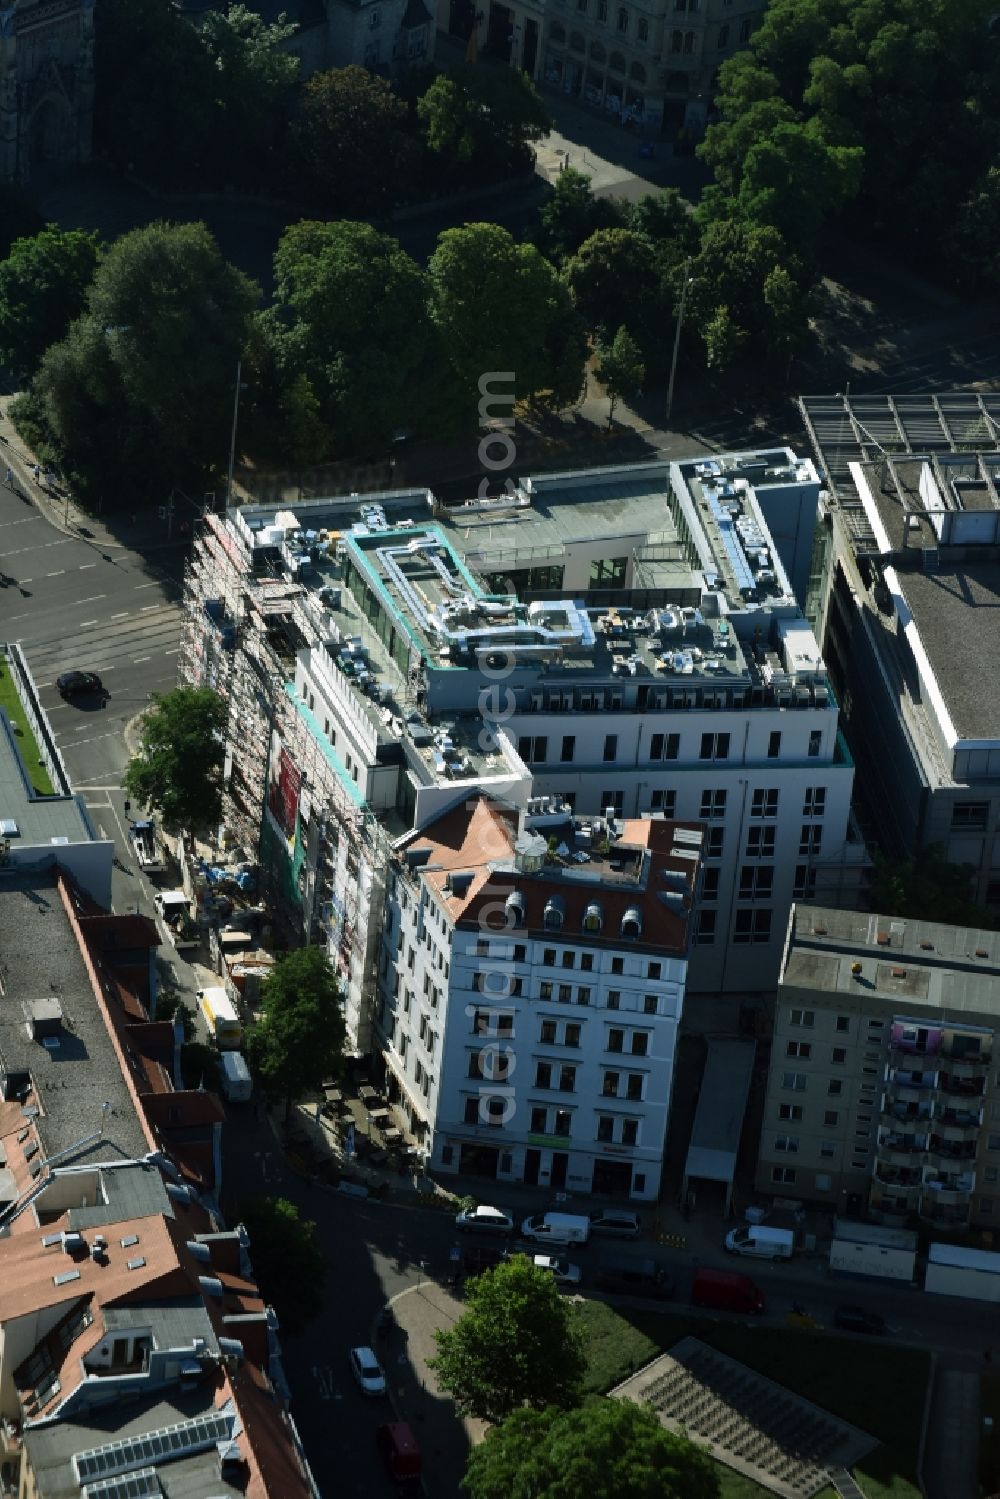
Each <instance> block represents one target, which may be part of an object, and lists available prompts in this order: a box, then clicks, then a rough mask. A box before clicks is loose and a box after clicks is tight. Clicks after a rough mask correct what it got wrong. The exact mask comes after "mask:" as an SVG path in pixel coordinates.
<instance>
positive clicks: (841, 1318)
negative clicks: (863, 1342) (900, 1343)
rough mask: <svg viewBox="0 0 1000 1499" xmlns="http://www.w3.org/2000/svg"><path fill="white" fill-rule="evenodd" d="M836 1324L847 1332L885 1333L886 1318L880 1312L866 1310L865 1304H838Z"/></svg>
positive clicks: (835, 1315)
mask: <svg viewBox="0 0 1000 1499" xmlns="http://www.w3.org/2000/svg"><path fill="white" fill-rule="evenodd" d="M833 1320H834V1324H835V1326H837V1327H842V1328H843V1330H844V1331H845V1332H867V1333H874V1334H881V1333H884V1332H885V1330H886V1326H885V1318H884V1317H880V1316H879V1314H878V1312H866V1311H865V1309H864V1307H863V1306H838V1307H837V1308H836V1309H835V1311H834V1313H833Z"/></svg>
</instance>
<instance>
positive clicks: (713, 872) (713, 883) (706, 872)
mask: <svg viewBox="0 0 1000 1499" xmlns="http://www.w3.org/2000/svg"><path fill="white" fill-rule="evenodd" d="M721 876H722V871H721V869H719V868H718V867H717V866H716V865H713V866H712V867H711V868H709V867H708V866H706V867H704V868H703V869H702V871H701V898H702V900H718V898H719V880H720V878H721Z"/></svg>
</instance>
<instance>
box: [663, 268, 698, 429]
mask: <svg viewBox="0 0 1000 1499" xmlns="http://www.w3.org/2000/svg"><path fill="white" fill-rule="evenodd" d="M690 270H691V257H690V256H688V258H687V260H685V262H684V281H683V283H682V285H681V299H680V301H679V302H678V304H677V327H676V329H675V330H674V352H673V356H672V358H671V360H670V382H669V384H668V385H667V421H668V423H669V421H670V414H671V412H672V411H673V409H674V380H675V379H676V376H677V355H678V354H679V353H680V347H681V329H682V328H683V326H684V304H685V303H686V302H687V294H688V287H689V286H690V285H691V282H692V280H693V278H692V277H691V276H690V275H689V272H690Z"/></svg>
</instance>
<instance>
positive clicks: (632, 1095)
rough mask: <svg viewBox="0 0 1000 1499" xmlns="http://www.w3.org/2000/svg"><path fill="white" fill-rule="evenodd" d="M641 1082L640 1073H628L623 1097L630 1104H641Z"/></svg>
mask: <svg viewBox="0 0 1000 1499" xmlns="http://www.w3.org/2000/svg"><path fill="white" fill-rule="evenodd" d="M642 1081H643V1079H642V1073H641V1072H630V1073H629V1074H628V1081H627V1083H626V1085H625V1097H626V1098H627V1099H628V1100H629V1101H630V1102H631V1103H641V1102H642Z"/></svg>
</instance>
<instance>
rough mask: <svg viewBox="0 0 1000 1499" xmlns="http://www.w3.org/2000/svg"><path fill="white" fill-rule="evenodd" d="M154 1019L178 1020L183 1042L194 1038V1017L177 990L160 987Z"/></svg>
mask: <svg viewBox="0 0 1000 1499" xmlns="http://www.w3.org/2000/svg"><path fill="white" fill-rule="evenodd" d="M156 1019H157V1020H174V1021H177V1020H179V1021H180V1023H181V1029H182V1030H183V1032H184V1040H185V1042H189V1041H192V1040H193V1039H194V1019H193V1018H192V1015H191V1011H190V1010H189V1009H188V1007H187V1005H186V1004H185V1003H184V1000H183V998H182V997H181V994H180V991H179V990H177V989H173V990H170V991H167V992H166V993H165V992H164V991H163V990H162V989H161V991H160V992H159V994H158V995H157V998H156ZM182 1067H183V1061H182Z"/></svg>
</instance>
